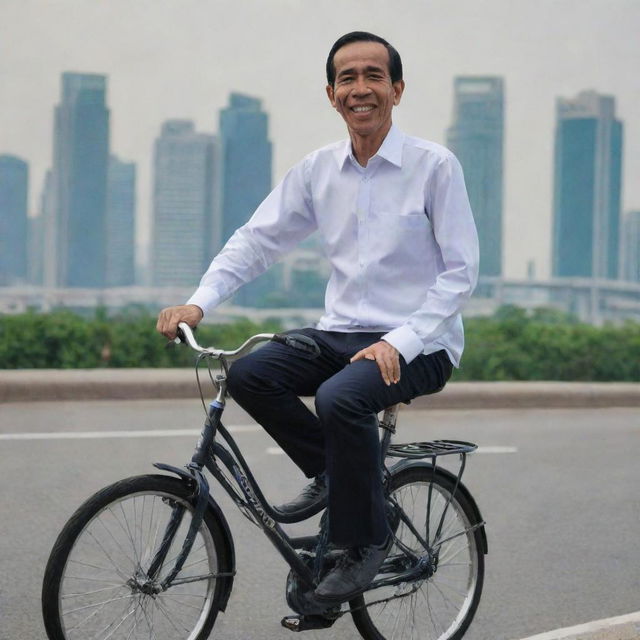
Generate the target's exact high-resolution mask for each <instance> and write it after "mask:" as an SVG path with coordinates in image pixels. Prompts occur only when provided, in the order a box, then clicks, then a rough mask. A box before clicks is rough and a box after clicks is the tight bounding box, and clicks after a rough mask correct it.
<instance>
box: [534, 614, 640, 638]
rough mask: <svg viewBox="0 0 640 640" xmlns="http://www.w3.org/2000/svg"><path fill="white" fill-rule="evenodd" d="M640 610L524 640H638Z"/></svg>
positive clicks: (639, 633) (639, 634) (639, 635)
mask: <svg viewBox="0 0 640 640" xmlns="http://www.w3.org/2000/svg"><path fill="white" fill-rule="evenodd" d="M639 638H640V611H636V612H635V613H630V614H628V615H625V616H618V617H616V618H607V619H605V620H595V621H594V622H588V623H587V624H581V625H578V626H576V627H568V628H566V629H557V630H556V631H549V632H547V633H540V634H537V635H535V636H529V637H528V638H522V640H638V639H639Z"/></svg>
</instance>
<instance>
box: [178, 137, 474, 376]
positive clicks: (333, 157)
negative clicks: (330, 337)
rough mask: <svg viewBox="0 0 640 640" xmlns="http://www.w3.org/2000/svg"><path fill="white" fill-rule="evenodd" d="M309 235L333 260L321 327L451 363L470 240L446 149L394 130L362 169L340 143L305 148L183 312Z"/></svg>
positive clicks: (467, 212)
mask: <svg viewBox="0 0 640 640" xmlns="http://www.w3.org/2000/svg"><path fill="white" fill-rule="evenodd" d="M315 230H318V231H319V232H320V236H321V238H322V243H323V247H324V251H325V253H326V256H327V258H328V259H329V262H330V263H331V276H330V278H329V282H328V285H327V290H326V294H325V313H324V315H323V316H322V318H321V319H320V321H319V322H318V325H317V328H318V329H323V330H326V331H343V332H351V331H372V332H373V331H380V332H386V334H385V335H384V336H383V339H384V340H385V341H387V342H389V343H390V344H392V345H393V346H394V347H396V349H398V351H399V352H400V353H401V354H402V356H403V357H404V359H405V360H406V361H407V362H410V361H411V360H413V359H414V358H415V357H416V356H417V355H419V354H420V353H432V352H434V351H438V350H440V349H445V350H446V351H447V353H448V354H449V358H450V359H451V362H452V363H453V364H454V365H455V366H456V367H457V366H458V365H459V362H460V356H461V354H462V349H463V346H464V334H463V328H462V319H461V316H460V311H461V309H462V307H463V305H464V303H465V301H466V300H467V299H468V298H469V296H470V295H471V293H472V291H473V289H474V287H475V284H476V281H477V275H478V238H477V234H476V228H475V225H474V222H473V216H472V213H471V208H470V206H469V199H468V197H467V191H466V188H465V185H464V178H463V175H462V168H461V166H460V163H459V162H458V160H457V159H456V158H455V156H454V155H453V154H452V153H451V152H450V151H449V150H448V149H446V148H444V147H442V146H441V145H438V144H436V143H434V142H428V141H426V140H421V139H418V138H413V137H410V136H407V135H405V134H404V133H402V132H401V131H400V130H399V129H398V128H396V127H395V126H392V127H391V130H390V131H389V133H388V134H387V137H386V138H385V140H384V142H383V143H382V145H381V146H380V149H379V150H378V153H377V154H376V155H375V156H374V157H373V158H371V159H370V160H369V162H368V164H367V166H366V167H362V166H361V165H359V164H358V162H357V161H356V159H355V157H354V156H353V153H352V149H351V142H350V141H349V140H346V141H343V142H340V143H336V144H333V145H329V146H327V147H324V148H322V149H319V150H318V151H314V152H313V153H311V154H309V155H308V156H306V157H305V158H304V159H303V160H302V161H301V162H299V163H298V164H297V165H295V166H294V167H293V168H292V169H291V170H290V171H289V172H288V173H287V175H286V176H285V177H284V179H283V180H282V182H281V183H280V184H279V185H278V186H277V187H276V188H275V189H274V190H273V191H272V192H271V193H270V194H269V196H267V198H266V199H265V200H264V202H263V203H262V204H261V205H260V206H259V207H258V209H257V210H256V212H255V213H254V215H253V216H252V218H251V219H250V220H249V221H248V222H247V223H246V224H245V225H244V226H242V227H240V228H239V229H238V230H237V231H236V232H235V233H234V234H233V236H232V237H231V238H230V239H229V241H228V242H227V244H226V245H225V247H224V248H223V249H222V251H221V252H220V253H219V254H218V255H217V256H216V258H215V259H214V260H213V261H212V262H211V265H210V267H209V269H208V270H207V272H206V273H205V274H204V276H203V277H202V280H201V282H200V286H199V287H198V289H197V291H196V292H195V293H194V294H193V296H191V298H190V299H189V301H188V304H196V305H198V306H199V307H200V308H201V309H202V310H203V312H204V313H205V314H207V313H208V312H209V311H211V310H212V309H213V308H215V307H216V306H217V305H219V304H220V303H221V302H223V301H224V300H225V299H227V298H229V297H230V296H231V295H232V294H233V293H234V292H235V291H236V290H237V289H238V288H239V287H240V286H241V285H243V284H244V283H246V282H249V281H250V280H252V279H254V278H255V277H257V276H258V275H260V274H261V273H262V272H264V271H265V270H266V269H267V268H268V267H269V266H270V265H272V264H273V263H274V262H276V260H277V259H278V258H279V257H280V256H281V255H282V254H283V253H285V252H286V251H288V250H290V249H291V248H292V247H294V246H295V245H296V244H297V243H298V242H300V240H302V239H303V238H305V237H306V236H308V235H309V234H310V233H312V232H313V231H315Z"/></svg>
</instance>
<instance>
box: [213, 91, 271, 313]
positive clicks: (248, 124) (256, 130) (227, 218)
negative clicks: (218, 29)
mask: <svg viewBox="0 0 640 640" xmlns="http://www.w3.org/2000/svg"><path fill="white" fill-rule="evenodd" d="M268 124H269V118H268V115H267V114H266V113H265V112H264V111H263V110H262V102H261V101H260V100H258V99H256V98H252V97H250V96H246V95H243V94H239V93H232V94H231V96H230V97H229V106H228V107H226V108H224V109H222V111H221V112H220V157H221V163H220V171H221V180H220V184H221V192H220V212H221V222H222V225H221V234H220V244H219V246H218V249H219V248H221V247H222V245H223V244H224V243H225V242H226V241H227V240H228V239H229V238H230V237H231V236H232V235H233V233H234V231H235V230H236V229H237V228H238V227H240V226H242V225H243V224H244V223H245V222H247V220H249V218H250V217H251V216H252V215H253V212H254V211H255V210H256V209H257V208H258V205H259V204H260V203H261V202H262V201H263V200H264V199H265V197H266V196H267V195H268V194H269V192H270V191H271V155H272V149H271V142H270V140H269V138H268ZM274 278H275V275H274V274H272V273H266V274H264V275H262V276H260V277H259V278H258V279H257V280H255V281H254V282H252V283H249V284H248V285H245V286H244V287H242V288H241V289H240V290H239V291H238V293H237V294H236V296H235V298H234V301H235V302H236V303H237V304H240V305H247V306H255V305H256V304H258V303H259V301H260V300H262V299H263V297H264V296H266V295H268V294H269V292H270V291H272V290H273V289H274V288H275V287H276V286H277V283H276V282H275V280H274Z"/></svg>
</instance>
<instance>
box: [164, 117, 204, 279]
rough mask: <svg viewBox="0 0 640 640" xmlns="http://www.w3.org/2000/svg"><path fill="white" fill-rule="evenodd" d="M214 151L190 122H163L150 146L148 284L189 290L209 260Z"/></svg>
mask: <svg viewBox="0 0 640 640" xmlns="http://www.w3.org/2000/svg"><path fill="white" fill-rule="evenodd" d="M215 147H216V139H215V137H214V136H212V135H208V134H203V133H197V132H196V131H195V129H194V124H193V122H190V121H188V120H169V121H167V122H165V123H164V124H163V126H162V132H161V135H160V137H159V138H157V139H156V142H155V150H154V177H153V228H152V237H153V240H152V274H151V276H152V283H153V285H154V286H160V287H165V286H185V287H195V286H196V285H197V284H198V282H199V281H200V278H201V276H202V274H203V272H204V271H205V270H206V268H207V267H208V266H209V263H210V261H211V258H212V256H213V244H214V237H215V235H216V234H215V230H214V226H215V225H214V206H213V199H214V193H215Z"/></svg>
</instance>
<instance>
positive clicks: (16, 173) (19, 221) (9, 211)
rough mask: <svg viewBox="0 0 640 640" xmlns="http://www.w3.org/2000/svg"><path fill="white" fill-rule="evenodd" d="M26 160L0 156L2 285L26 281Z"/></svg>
mask: <svg viewBox="0 0 640 640" xmlns="http://www.w3.org/2000/svg"><path fill="white" fill-rule="evenodd" d="M28 185H29V167H28V165H27V163H26V162H25V161H24V160H21V159H20V158H17V157H16V156H11V155H0V286H8V285H15V284H20V283H22V282H24V281H25V280H26V278H27V191H28Z"/></svg>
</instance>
